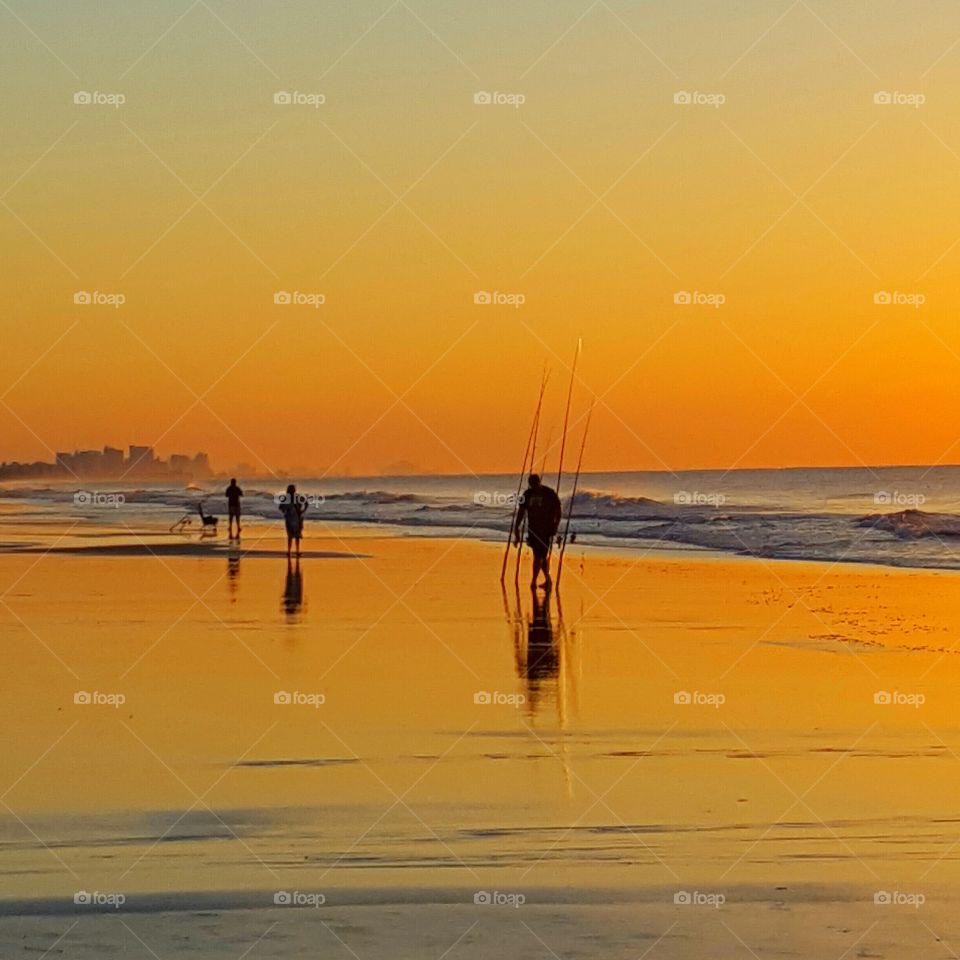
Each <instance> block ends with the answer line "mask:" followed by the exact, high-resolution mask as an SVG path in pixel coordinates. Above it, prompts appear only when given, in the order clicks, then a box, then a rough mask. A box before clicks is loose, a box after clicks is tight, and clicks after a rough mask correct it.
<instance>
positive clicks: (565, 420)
mask: <svg viewBox="0 0 960 960" xmlns="http://www.w3.org/2000/svg"><path fill="white" fill-rule="evenodd" d="M582 347H583V339H582V338H578V339H577V352H576V353H574V355H573V366H572V367H571V368H570V386H569V388H568V389H567V409H566V411H565V412H564V414H563V435H562V436H561V438H560V466H559V467H558V468H557V495H558V496H559V494H560V478H561V477H562V476H563V453H564V450H566V447H567V424H568V423H569V422H570V401H571V400H572V399H573V381H574V379H575V378H576V376H577V361H578V360H579V359H580V350H581V348H582Z"/></svg>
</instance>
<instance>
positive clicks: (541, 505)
mask: <svg viewBox="0 0 960 960" xmlns="http://www.w3.org/2000/svg"><path fill="white" fill-rule="evenodd" d="M562 516H563V509H562V508H561V506H560V498H559V497H558V496H557V492H556V490H554V489H553V488H552V487H547V486H545V485H544V484H543V483H542V482H541V480H540V477H539V476H538V475H537V474H536V473H531V474H530V479H529V480H528V481H527V489H526V491H525V492H524V494H523V498H522V500H521V501H520V509H519V510H518V511H517V519H516V522H515V523H514V527H513V542H514V544H515V545H516V546H519V545H520V530H521V528H522V526H523V521H524V520H526V521H527V544H528V546H529V547H530V549H531V550H532V551H533V578H532V579H531V580H530V589H531V590H536V589H537V580H538V579H539V577H540V571H541V570H542V571H543V577H544V581H543V585H544V586H545V587H547V588H548V589H549V587H550V583H551V581H550V546H551V544H552V543H553V538H554V537H555V536H556V535H557V530H559V529H560V518H561V517H562Z"/></svg>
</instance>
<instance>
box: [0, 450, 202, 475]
mask: <svg viewBox="0 0 960 960" xmlns="http://www.w3.org/2000/svg"><path fill="white" fill-rule="evenodd" d="M212 473H213V470H212V469H211V467H210V458H209V456H208V455H207V454H206V453H204V452H202V451H200V452H197V453H195V454H193V456H190V455H189V454H185V453H171V454H170V456H169V459H167V460H163V459H162V458H160V457H158V456H157V455H156V452H155V450H154V448H153V447H152V446H145V445H140V444H133V443H132V444H130V445H129V446H128V447H127V454H126V456H124V452H123V450H122V449H121V448H120V447H112V446H109V445H107V444H105V445H104V446H103V448H102V449H99V450H73V451H72V452H69V451H65V450H58V451H57V453H56V455H55V458H54V460H53V462H50V461H46V460H34V461H32V462H29V463H22V462H19V461H16V460H13V461H6V460H5V461H3V462H0V480H15V479H33V478H39V477H49V478H60V479H70V478H75V479H77V480H81V479H82V480H87V479H101V480H126V479H130V480H153V479H169V478H182V479H184V480H202V479H206V478H207V477H210V476H211V475H212Z"/></svg>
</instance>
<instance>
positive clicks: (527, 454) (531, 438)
mask: <svg viewBox="0 0 960 960" xmlns="http://www.w3.org/2000/svg"><path fill="white" fill-rule="evenodd" d="M549 379H550V373H549V371H548V370H547V368H546V365H544V368H543V377H542V378H541V380H540V396H539V397H538V398H537V406H536V410H535V411H534V414H533V422H532V423H531V424H530V432H529V433H528V434H527V446H526V449H525V450H524V451H523V466H522V467H521V468H520V479H519V480H518V481H517V495H516V497H515V498H514V501H513V517H512V518H511V520H510V529H509V530H508V531H507V546H506V548H505V549H504V551H503V564H502V565H501V567H500V583H503V581H504V578H505V577H506V575H507V561H508V560H509V558H510V543H511V541H512V540H513V528H514V526H515V525H516V523H517V512H518V511H519V510H520V493H521V491H522V490H523V477H524V474H525V473H526V472H527V462H528V460H529V462H530V464H531V466H532V465H533V456H532V451H531V447H532V445H533V444H534V443H535V442H536V440H535V438H536V430H537V426H538V424H539V422H540V408H541V407H542V406H543V394H544V391H545V390H546V388H547V381H548V380H549Z"/></svg>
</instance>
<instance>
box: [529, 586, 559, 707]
mask: <svg viewBox="0 0 960 960" xmlns="http://www.w3.org/2000/svg"><path fill="white" fill-rule="evenodd" d="M559 666H560V660H559V657H558V655H557V646H556V643H555V642H554V637H553V623H552V622H551V620H550V597H549V594H547V595H537V594H534V596H533V611H532V614H531V617H530V620H529V621H528V623H527V658H526V677H525V679H526V681H527V688H528V691H529V693H528V696H529V699H530V702H531V704H533V702H534V701H535V700H536V698H537V696H538V695H539V693H540V686H541V684H543V683H545V682H547V683H548V682H550V681H552V680H555V679H556V677H557V670H558V669H559Z"/></svg>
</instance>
